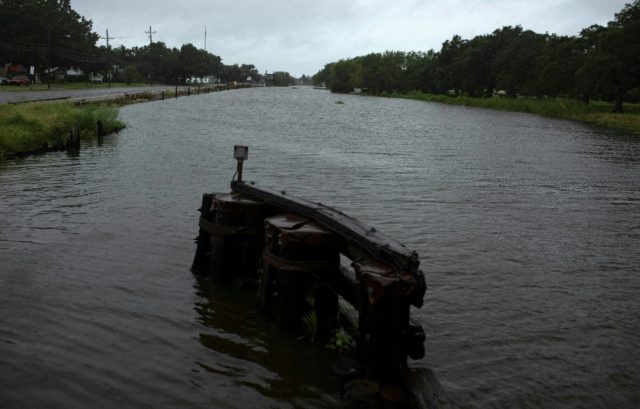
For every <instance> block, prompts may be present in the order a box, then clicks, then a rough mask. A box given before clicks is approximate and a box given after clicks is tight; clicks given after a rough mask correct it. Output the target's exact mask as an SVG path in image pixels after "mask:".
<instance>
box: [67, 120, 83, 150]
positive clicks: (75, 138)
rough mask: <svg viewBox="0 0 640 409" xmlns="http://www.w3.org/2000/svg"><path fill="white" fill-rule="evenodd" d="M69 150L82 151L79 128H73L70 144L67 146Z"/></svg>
mask: <svg viewBox="0 0 640 409" xmlns="http://www.w3.org/2000/svg"><path fill="white" fill-rule="evenodd" d="M67 149H72V150H73V149H75V150H78V149H80V134H79V132H78V127H77V126H74V127H72V128H71V134H70V135H69V143H68V145H67Z"/></svg>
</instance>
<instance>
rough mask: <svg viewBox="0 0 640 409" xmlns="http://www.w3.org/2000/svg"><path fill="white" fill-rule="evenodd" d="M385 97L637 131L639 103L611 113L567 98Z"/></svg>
mask: <svg viewBox="0 0 640 409" xmlns="http://www.w3.org/2000/svg"><path fill="white" fill-rule="evenodd" d="M382 96H385V97H393V98H407V99H416V100H420V101H429V102H439V103H445V104H451V105H463V106H470V107H478V108H488V109H498V110H502V111H513V112H526V113H532V114H538V115H543V116H548V117H552V118H563V119H571V120H576V121H582V122H587V123H591V124H596V125H600V126H606V127H609V128H616V129H620V130H625V131H631V132H633V133H636V134H640V104H628V103H627V104H625V105H624V110H625V112H624V113H612V112H611V111H612V110H613V105H612V104H610V103H608V102H602V101H595V102H591V103H589V104H586V103H584V102H582V101H579V100H576V99H569V98H544V99H533V98H498V97H493V98H472V97H466V96H457V97H450V96H446V95H433V94H425V93H422V92H410V93H406V94H398V93H392V94H383V95H382Z"/></svg>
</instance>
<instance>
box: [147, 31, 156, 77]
mask: <svg viewBox="0 0 640 409" xmlns="http://www.w3.org/2000/svg"><path fill="white" fill-rule="evenodd" d="M145 33H147V34H149V51H151V44H152V43H153V35H154V34H155V33H156V32H155V31H152V30H151V26H149V31H145ZM148 75H149V86H151V74H148Z"/></svg>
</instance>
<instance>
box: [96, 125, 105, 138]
mask: <svg viewBox="0 0 640 409" xmlns="http://www.w3.org/2000/svg"><path fill="white" fill-rule="evenodd" d="M96 133H97V135H98V137H99V138H100V137H102V136H104V124H103V123H102V121H98V123H97V124H96Z"/></svg>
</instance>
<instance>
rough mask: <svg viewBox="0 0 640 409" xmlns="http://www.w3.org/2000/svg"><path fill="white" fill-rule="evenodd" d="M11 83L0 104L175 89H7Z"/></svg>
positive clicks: (0, 95)
mask: <svg viewBox="0 0 640 409" xmlns="http://www.w3.org/2000/svg"><path fill="white" fill-rule="evenodd" d="M7 87H10V86H9V85H3V86H2V88H3V89H2V90H0V104H7V103H10V102H28V101H42V100H49V99H65V98H89V97H97V96H101V95H110V94H122V93H124V92H145V91H150V90H161V89H167V90H169V89H173V87H172V86H167V85H153V86H151V87H117V88H116V87H113V88H87V89H63V88H51V89H50V90H38V91H24V90H20V91H17V90H16V91H11V90H10V89H7Z"/></svg>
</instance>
